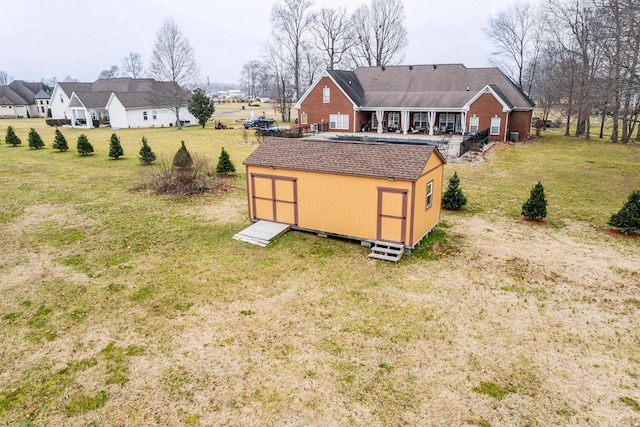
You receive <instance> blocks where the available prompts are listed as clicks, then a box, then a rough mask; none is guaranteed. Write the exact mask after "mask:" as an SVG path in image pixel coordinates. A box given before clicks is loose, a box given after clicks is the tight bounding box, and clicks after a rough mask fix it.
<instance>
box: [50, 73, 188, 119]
mask: <svg viewBox="0 0 640 427" xmlns="http://www.w3.org/2000/svg"><path fill="white" fill-rule="evenodd" d="M171 87H172V83H171V82H158V81H156V80H154V79H150V78H145V79H132V78H130V77H121V78H113V79H99V80H96V81H95V82H93V83H64V82H63V83H57V84H56V86H55V88H54V89H53V93H52V94H51V98H52V101H51V115H52V118H54V119H69V120H71V125H72V126H73V127H86V128H92V127H96V126H100V125H107V124H108V125H110V126H111V127H114V128H143V127H170V126H175V122H176V116H175V113H174V112H173V110H171V109H170V108H169V107H168V106H169V105H170V104H171V102H170V97H169V96H168V94H169V93H170V88H171ZM183 93H184V99H185V102H184V105H185V106H184V107H182V108H181V109H180V120H181V121H182V122H183V124H195V123H197V120H196V118H195V117H194V116H193V115H192V114H191V113H189V111H188V110H187V108H186V105H187V102H188V99H189V98H190V97H191V94H190V93H189V92H188V91H184V92H183Z"/></svg>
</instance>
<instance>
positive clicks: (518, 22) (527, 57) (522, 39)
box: [484, 2, 545, 94]
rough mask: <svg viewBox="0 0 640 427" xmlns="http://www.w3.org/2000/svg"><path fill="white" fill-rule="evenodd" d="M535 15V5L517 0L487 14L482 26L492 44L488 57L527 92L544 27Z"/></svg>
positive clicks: (533, 72)
mask: <svg viewBox="0 0 640 427" xmlns="http://www.w3.org/2000/svg"><path fill="white" fill-rule="evenodd" d="M538 17H539V13H538V10H537V8H536V7H534V6H531V5H530V4H529V3H521V2H517V3H513V4H512V5H510V6H508V7H507V8H506V9H505V10H502V11H500V12H499V13H498V14H497V15H495V16H491V17H489V23H488V27H487V28H485V29H484V31H485V33H486V34H487V36H488V37H489V39H490V40H491V42H492V43H493V45H494V46H496V51H494V52H492V53H491V55H490V56H489V60H490V61H491V62H492V63H493V64H494V65H495V66H497V67H498V68H500V69H501V70H502V71H503V72H504V73H505V74H507V75H508V76H509V77H510V78H511V79H512V80H513V81H514V82H516V83H517V84H518V86H520V88H521V89H522V90H523V91H524V92H525V93H527V94H530V93H531V85H532V84H533V80H534V79H535V72H536V67H537V64H538V57H539V55H540V49H541V47H542V37H543V34H544V31H545V25H544V20H542V19H539V18H538Z"/></svg>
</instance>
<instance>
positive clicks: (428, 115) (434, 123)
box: [427, 111, 436, 136]
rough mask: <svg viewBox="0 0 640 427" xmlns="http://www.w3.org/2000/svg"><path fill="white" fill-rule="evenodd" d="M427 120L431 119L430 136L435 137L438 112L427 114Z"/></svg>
mask: <svg viewBox="0 0 640 427" xmlns="http://www.w3.org/2000/svg"><path fill="white" fill-rule="evenodd" d="M427 118H428V119H429V135H432V136H433V127H434V126H435V125H436V112H435V111H429V112H428V113H427Z"/></svg>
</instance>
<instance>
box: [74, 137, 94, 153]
mask: <svg viewBox="0 0 640 427" xmlns="http://www.w3.org/2000/svg"><path fill="white" fill-rule="evenodd" d="M77 149H78V154H80V155H81V156H86V155H87V154H90V153H93V145H91V143H90V142H89V139H87V135H85V134H84V133H83V134H81V135H80V136H79V137H78V143H77Z"/></svg>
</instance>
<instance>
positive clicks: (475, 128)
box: [469, 116, 480, 133]
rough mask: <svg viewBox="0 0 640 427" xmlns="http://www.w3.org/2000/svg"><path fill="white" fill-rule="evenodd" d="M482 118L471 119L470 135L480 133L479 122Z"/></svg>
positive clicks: (474, 117)
mask: <svg viewBox="0 0 640 427" xmlns="http://www.w3.org/2000/svg"><path fill="white" fill-rule="evenodd" d="M479 120H480V117H476V116H473V117H470V118H469V133H478V122H479Z"/></svg>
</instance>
